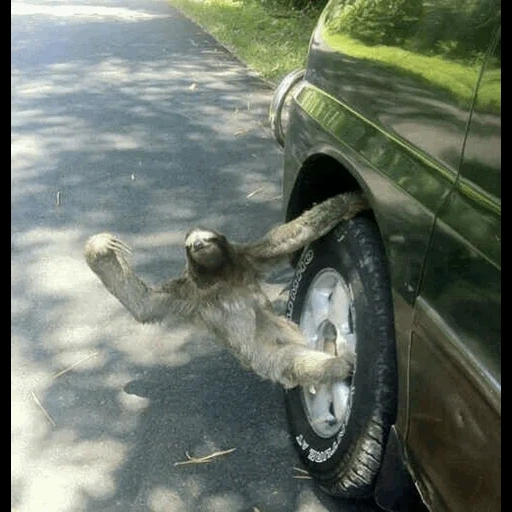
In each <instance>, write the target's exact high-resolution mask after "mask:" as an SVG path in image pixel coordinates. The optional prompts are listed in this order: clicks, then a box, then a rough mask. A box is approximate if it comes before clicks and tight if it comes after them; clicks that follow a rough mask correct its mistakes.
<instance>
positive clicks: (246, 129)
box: [235, 128, 252, 137]
mask: <svg viewBox="0 0 512 512" xmlns="http://www.w3.org/2000/svg"><path fill="white" fill-rule="evenodd" d="M251 129H252V128H243V129H241V130H237V131H236V132H235V137H238V136H239V135H245V134H246V133H249V132H250V131H251Z"/></svg>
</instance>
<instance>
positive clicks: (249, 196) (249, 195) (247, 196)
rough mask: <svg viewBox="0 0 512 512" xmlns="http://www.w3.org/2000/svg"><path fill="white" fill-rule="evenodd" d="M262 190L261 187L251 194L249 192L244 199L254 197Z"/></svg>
mask: <svg viewBox="0 0 512 512" xmlns="http://www.w3.org/2000/svg"><path fill="white" fill-rule="evenodd" d="M262 190H263V187H260V188H257V189H256V190H254V191H253V192H251V193H250V194H247V195H246V196H245V197H246V198H247V199H249V198H251V197H252V196H255V195H256V194H257V193H258V192H261V191H262Z"/></svg>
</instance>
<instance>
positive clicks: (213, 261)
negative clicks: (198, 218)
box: [185, 228, 226, 269]
mask: <svg viewBox="0 0 512 512" xmlns="http://www.w3.org/2000/svg"><path fill="white" fill-rule="evenodd" d="M225 246H226V238H225V237H224V236H223V235H221V234H220V233H216V232H215V231H210V230H207V229H200V228H196V229H193V230H192V231H190V232H189V233H188V234H187V236H186V238H185V247H186V250H187V254H188V255H189V257H190V258H191V259H192V260H193V261H195V262H196V263H198V264H199V265H201V266H202V267H206V268H209V269H216V268H218V267H219V266H220V265H221V264H222V263H224V262H225V249H224V248H225Z"/></svg>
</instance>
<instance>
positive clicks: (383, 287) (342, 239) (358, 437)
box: [286, 217, 396, 498]
mask: <svg viewBox="0 0 512 512" xmlns="http://www.w3.org/2000/svg"><path fill="white" fill-rule="evenodd" d="M286 315H287V317H288V318H290V319H291V320H293V321H294V322H296V323H297V324H298V325H299V326H300V328H301V330H302V332H303V333H304V335H305V337H306V339H307V340H308V344H309V346H310V347H312V348H315V349H317V350H324V351H326V352H329V353H332V354H335V353H336V349H337V346H338V345H339V344H340V343H344V342H346V343H348V344H349V345H351V346H352V347H353V348H354V349H355V351H356V364H355V369H354V374H353V376H352V377H351V378H350V379H349V380H347V381H344V382H339V383H336V384H335V385H333V386H332V387H331V386H329V387H327V386H322V387H318V388H314V387H311V388H309V389H303V388H300V387H296V388H293V389H291V390H289V391H287V392H286V409H287V417H288V423H289V427H290V431H291V434H292V438H293V440H294V444H295V446H296V447H297V450H298V452H299V454H300V456H301V458H302V460H303V462H304V464H305V466H306V467H307V469H308V472H309V474H310V475H311V476H312V477H313V478H315V479H316V480H317V482H318V483H319V485H320V487H321V488H322V489H323V490H324V491H326V492H327V493H329V494H332V495H335V496H339V497H343V498H363V497H367V496H369V495H371V493H372V490H373V486H374V481H375V478H376V476H377V473H378V470H379V467H380V464H381V460H382V456H383V450H384V447H385V444H386V441H387V436H388V433H389V429H390V427H391V424H392V423H393V421H394V418H395V408H396V355H395V336H394V323H393V309H392V302H391V289H390V283H389V278H388V271H387V265H386V258H385V254H384V249H383V246H382V242H381V239H380V236H379V232H378V230H377V227H376V225H375V223H374V222H372V221H371V220H370V219H368V218H365V217H357V218H355V219H352V220H350V221H348V222H346V223H342V224H340V225H339V226H338V227H337V228H336V229H335V230H333V231H332V232H331V233H329V234H328V235H327V236H325V237H323V238H322V239H320V240H318V241H317V242H315V243H314V244H312V245H311V246H309V247H307V248H306V249H305V250H304V251H303V253H302V256H301V258H300V260H299V262H298V264H297V266H296V269H295V275H294V278H293V280H292V285H291V288H290V297H289V300H288V304H287V310H286Z"/></svg>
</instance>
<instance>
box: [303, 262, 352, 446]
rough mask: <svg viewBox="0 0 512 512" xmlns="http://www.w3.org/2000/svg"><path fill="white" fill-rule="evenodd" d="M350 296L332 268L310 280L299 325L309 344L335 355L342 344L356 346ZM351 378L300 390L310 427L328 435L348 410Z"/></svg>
mask: <svg viewBox="0 0 512 512" xmlns="http://www.w3.org/2000/svg"><path fill="white" fill-rule="evenodd" d="M354 319H355V317H354V300H353V295H352V291H351V289H350V287H349V286H348V285H347V283H346V282H345V280H344V279H343V278H342V276H341V275H340V274H339V272H337V271H336V270H334V269H332V268H328V269H324V270H323V271H322V272H320V273H319V274H318V275H317V276H316V277H315V279H314V280H313V281H312V283H311V285H310V287H309V289H308V292H307V295H306V300H305V303H304V308H303V311H302V315H301V319H300V324H299V325H300V328H301V330H302V332H303V333H304V335H305V336H306V339H307V340H308V345H309V347H310V348H314V349H315V350H321V351H323V352H325V353H327V354H330V355H337V354H338V353H339V349H340V347H341V346H342V345H344V344H348V345H349V346H350V347H351V348H352V349H354V350H355V348H356V335H355V331H354ZM350 390H351V381H350V379H349V380H345V381H340V382H336V383H335V384H333V385H332V386H325V385H324V386H318V387H316V386H311V387H310V388H309V389H303V390H302V396H303V403H304V407H305V410H306V414H307V416H308V420H309V423H310V425H311V428H312V429H313V430H314V431H315V433H316V434H317V435H319V436H320V437H325V438H327V437H332V436H333V435H335V434H336V433H337V432H338V431H339V429H340V428H341V426H342V424H343V423H344V422H345V421H346V418H347V417H348V415H349V413H350Z"/></svg>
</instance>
